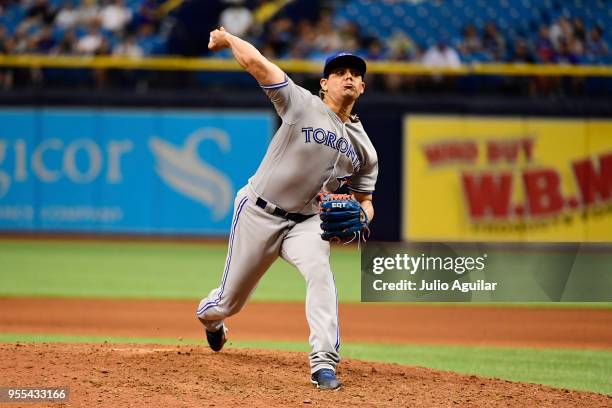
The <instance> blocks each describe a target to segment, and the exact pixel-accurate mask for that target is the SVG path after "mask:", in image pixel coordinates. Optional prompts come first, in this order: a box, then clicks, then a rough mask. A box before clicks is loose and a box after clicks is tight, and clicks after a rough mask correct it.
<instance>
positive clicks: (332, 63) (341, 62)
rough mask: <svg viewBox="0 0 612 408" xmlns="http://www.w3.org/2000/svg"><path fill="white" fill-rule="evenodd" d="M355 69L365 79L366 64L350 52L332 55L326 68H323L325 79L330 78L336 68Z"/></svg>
mask: <svg viewBox="0 0 612 408" xmlns="http://www.w3.org/2000/svg"><path fill="white" fill-rule="evenodd" d="M338 67H342V68H355V69H356V70H357V71H359V73H360V74H361V77H362V78H363V77H364V76H365V73H366V62H365V61H364V60H363V58H361V57H358V56H356V55H355V54H351V53H350V52H338V53H336V54H334V55H331V56H330V57H328V58H327V59H326V60H325V68H323V78H327V77H329V74H330V73H331V72H332V71H333V70H334V69H336V68H338Z"/></svg>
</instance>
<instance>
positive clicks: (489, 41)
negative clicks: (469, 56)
mask: <svg viewBox="0 0 612 408" xmlns="http://www.w3.org/2000/svg"><path fill="white" fill-rule="evenodd" d="M482 48H483V50H484V51H485V52H486V53H487V54H488V55H489V56H490V57H491V59H492V60H494V61H502V60H503V59H504V56H505V54H506V41H505V40H504V37H503V36H502V35H501V34H500V32H499V31H498V30H497V25H496V24H495V23H494V22H492V21H489V22H488V23H487V24H485V27H484V31H483V34H482Z"/></svg>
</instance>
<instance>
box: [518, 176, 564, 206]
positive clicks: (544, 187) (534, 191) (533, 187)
mask: <svg viewBox="0 0 612 408" xmlns="http://www.w3.org/2000/svg"><path fill="white" fill-rule="evenodd" d="M523 181H524V183H525V191H526V193H527V201H528V203H529V214H530V215H533V216H539V215H547V214H552V213H556V212H559V211H560V210H561V209H562V208H563V202H564V200H563V196H561V191H560V185H561V179H560V177H559V173H558V172H557V171H555V170H552V169H545V170H535V171H525V173H524V174H523Z"/></svg>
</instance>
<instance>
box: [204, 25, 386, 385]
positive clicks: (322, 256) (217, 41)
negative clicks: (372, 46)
mask: <svg viewBox="0 0 612 408" xmlns="http://www.w3.org/2000/svg"><path fill="white" fill-rule="evenodd" d="M208 48H209V49H211V50H213V51H218V50H221V49H224V48H230V49H231V51H232V53H233V55H234V58H235V59H236V61H238V63H239V64H240V66H242V67H243V68H244V69H245V70H246V71H247V72H248V73H249V74H251V75H252V76H253V77H254V78H255V79H256V80H257V82H258V83H259V84H260V86H261V88H262V89H263V91H264V92H265V93H266V95H267V96H268V97H269V98H270V100H271V101H272V104H273V105H274V107H275V109H276V111H277V113H278V115H279V116H280V118H281V119H282V125H281V126H280V128H279V129H278V131H277V132H276V134H275V135H274V138H273V139H272V141H271V142H270V146H269V147H268V150H267V152H266V155H265V157H264V158H263V161H262V162H261V164H260V166H259V168H258V170H257V172H256V173H255V175H253V177H251V178H250V179H249V181H248V183H247V185H246V186H244V187H243V188H242V189H241V190H240V191H238V193H237V195H236V200H235V203H234V216H233V220H232V224H231V230H230V237H229V243H228V251H227V259H226V261H225V268H224V271H223V277H222V279H221V284H220V285H219V287H218V288H216V289H214V290H212V291H211V292H210V293H209V294H208V296H207V297H205V298H204V299H202V301H200V304H199V305H198V309H197V312H196V315H197V317H198V319H199V320H200V321H201V322H202V324H203V325H204V327H205V329H206V338H207V340H208V343H209V345H210V347H211V348H212V349H213V350H214V351H220V350H221V348H222V347H223V345H224V343H225V342H226V332H227V329H226V327H225V325H224V319H225V318H227V317H229V316H232V315H233V314H235V313H238V312H239V311H240V310H241V308H242V307H243V306H244V304H245V303H246V301H247V300H248V298H249V296H250V295H251V293H252V292H253V290H254V288H255V286H256V285H257V283H258V282H259V280H260V278H261V277H262V276H263V274H264V273H265V272H266V270H267V269H268V268H269V267H270V265H271V264H272V263H273V262H274V261H275V260H276V258H277V257H279V256H280V257H282V258H283V259H285V260H286V261H287V262H289V263H290V264H292V265H294V266H295V267H296V268H297V269H298V270H299V271H300V273H301V274H302V275H303V276H304V279H305V280H306V287H307V289H306V318H307V320H308V325H309V327H310V338H309V342H310V345H311V347H312V351H311V352H310V355H309V356H310V367H311V372H310V374H311V381H312V382H313V383H314V384H316V385H317V387H318V388H319V389H338V388H340V386H341V383H340V381H338V379H337V378H336V366H337V365H338V363H339V362H340V355H339V349H340V331H339V326H338V297H337V291H336V286H335V282H334V276H333V274H332V271H331V268H330V263H329V253H330V245H329V241H330V240H341V241H348V240H353V239H357V240H358V239H360V237H361V234H362V233H364V232H365V231H369V230H368V223H369V222H370V221H371V220H372V218H373V217H374V207H373V205H372V193H373V191H374V186H375V183H376V178H377V175H378V159H377V156H376V151H375V150H374V147H373V146H372V143H371V142H370V139H369V138H368V135H367V134H366V132H365V130H364V129H363V126H362V125H361V122H360V121H359V119H358V118H357V116H356V115H353V114H352V108H353V105H354V104H355V101H356V100H357V99H358V98H359V96H361V95H362V94H363V93H364V91H365V82H364V75H365V72H366V63H365V61H364V60H363V59H361V58H359V57H357V56H355V55H352V54H350V53H338V54H335V55H332V56H331V57H329V58H328V59H327V60H326V62H325V66H324V70H323V77H322V78H321V80H320V85H321V90H320V92H319V96H315V95H312V94H311V93H310V92H308V91H307V90H305V89H303V88H301V87H299V86H297V85H296V84H295V83H293V81H292V80H291V79H290V78H289V77H288V76H287V75H286V74H285V73H284V72H283V71H282V70H281V69H280V68H279V67H277V66H276V65H274V64H273V63H271V62H270V61H268V60H267V59H266V58H265V57H263V56H262V55H261V54H260V53H259V51H258V50H257V49H256V48H255V47H253V46H252V45H251V44H249V43H248V42H246V41H244V40H242V39H240V38H238V37H236V36H234V35H232V34H230V33H228V32H226V31H225V29H224V28H223V27H221V28H220V29H218V30H214V31H212V32H211V33H210V39H209V43H208ZM344 184H347V186H348V188H349V189H350V190H351V193H352V194H351V195H339V194H333V192H335V191H336V190H338V189H339V188H340V187H341V186H342V185H344Z"/></svg>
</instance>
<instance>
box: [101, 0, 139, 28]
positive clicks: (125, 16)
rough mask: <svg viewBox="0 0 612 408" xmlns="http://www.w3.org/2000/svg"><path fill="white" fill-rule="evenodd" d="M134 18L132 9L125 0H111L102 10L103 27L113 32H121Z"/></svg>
mask: <svg viewBox="0 0 612 408" xmlns="http://www.w3.org/2000/svg"><path fill="white" fill-rule="evenodd" d="M131 19H132V11H131V10H130V9H129V8H127V7H126V6H125V4H124V3H123V0H109V1H108V3H107V4H106V5H105V6H104V7H103V8H102V10H101V11H100V20H101V21H102V28H104V29H105V30H108V31H111V32H120V31H122V30H123V29H124V28H125V26H126V25H127V24H128V23H129V22H130V20H131Z"/></svg>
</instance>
